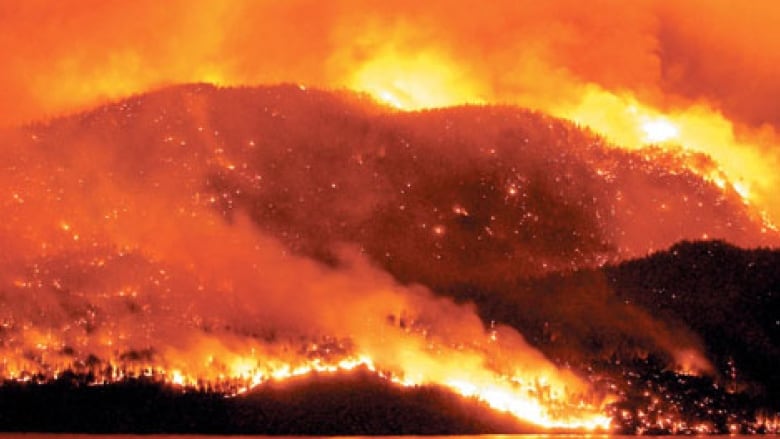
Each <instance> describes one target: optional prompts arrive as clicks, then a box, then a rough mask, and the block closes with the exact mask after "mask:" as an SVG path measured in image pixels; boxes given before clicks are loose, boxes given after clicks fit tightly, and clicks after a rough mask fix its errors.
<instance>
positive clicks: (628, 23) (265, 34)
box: [0, 0, 780, 127]
mask: <svg viewBox="0 0 780 439" xmlns="http://www.w3.org/2000/svg"><path fill="white" fill-rule="evenodd" d="M0 7H1V8H2V14H0V20H2V26H3V29H4V30H5V32H4V33H3V36H2V37H0V38H2V39H0V44H2V47H3V49H4V50H3V58H4V59H3V64H4V66H5V67H6V68H5V69H4V71H3V73H2V75H3V77H2V80H3V83H4V84H7V87H5V88H4V93H5V96H3V99H2V100H1V101H0V103H2V105H3V107H2V109H3V111H2V112H1V113H2V114H4V118H5V120H4V121H3V122H6V123H7V122H14V121H20V120H29V119H38V118H41V117H42V116H46V115H50V114H54V113H61V112H63V111H71V110H73V109H74V108H78V107H81V106H83V105H91V104H93V103H95V102H97V101H99V100H100V99H104V98H106V97H108V98H113V97H116V96H122V95H127V94H130V93H134V92H141V91H145V90H147V89H148V88H149V87H155V86H160V85H164V84H168V83H179V82H191V81H197V80H211V81H217V82H224V83H229V84H246V83H259V82H264V83H268V82H279V81H300V82H304V83H308V84H311V85H319V86H331V87H339V86H344V85H350V79H351V76H352V75H354V74H355V73H356V72H357V71H359V70H360V68H361V67H362V66H363V64H364V63H366V62H368V61H371V60H372V59H373V58H375V57H376V56H377V54H378V53H382V52H383V51H397V52H399V53H401V54H404V55H410V56H411V57H414V56H416V55H417V53H426V52H431V53H435V54H436V56H438V57H440V58H443V59H448V60H450V61H452V65H451V66H448V68H450V69H454V70H456V71H457V70H460V71H462V72H455V73H462V76H464V77H465V78H470V80H471V81H472V82H475V83H476V84H478V86H477V87H476V88H477V89H478V90H479V94H480V95H479V96H477V97H480V98H482V99H484V100H485V101H489V102H495V101H506V100H511V101H515V100H517V101H519V102H521V103H524V104H530V105H532V106H535V107H538V106H540V105H542V106H548V105H546V104H545V103H544V102H543V101H544V100H546V99H565V98H567V97H568V98H571V99H578V98H579V95H578V92H577V89H578V88H580V87H581V86H583V85H586V84H595V85H598V86H599V87H601V88H603V89H605V90H608V91H611V92H615V93H620V92H623V91H628V92H631V93H632V94H634V95H635V96H637V97H639V98H641V99H642V100H646V101H648V102H649V103H651V104H653V105H657V106H659V107H661V108H666V109H668V108H674V107H675V106H686V105H690V104H692V103H696V102H699V101H700V100H706V101H707V102H709V103H711V104H712V105H713V107H714V108H715V109H716V110H718V109H720V110H721V111H723V112H724V113H725V114H727V116H728V117H729V119H731V120H736V121H739V122H741V123H744V124H747V125H751V126H754V127H758V126H761V125H762V124H770V125H775V124H776V123H777V120H776V119H775V118H776V113H777V111H776V109H777V108H776V106H775V105H776V104H775V103H774V100H772V99H766V97H767V96H773V95H776V94H777V89H778V84H777V82H776V78H775V75H773V74H772V73H773V71H774V66H775V65H776V64H777V59H776V54H777V53H778V52H780V51H778V50H777V47H776V45H777V39H776V38H774V33H773V32H774V31H773V29H774V27H773V26H772V24H773V23H774V22H775V21H776V19H777V14H778V13H780V11H778V10H777V8H775V4H774V2H771V1H759V2H755V3H753V4H752V5H751V7H750V8H741V9H740V8H734V7H733V5H732V4H730V3H729V2H725V1H722V2H721V1H718V2H706V3H705V2H686V3H685V4H677V3H669V2H653V1H642V2H633V3H632V4H631V5H626V4H625V3H623V2H618V1H610V0H602V1H599V2H597V3H595V4H594V3H589V4H587V5H583V4H582V3H581V2H576V1H568V0H559V1H555V2H545V3H544V4H538V3H537V2H520V3H518V2H491V4H490V5H483V6H482V7H480V8H474V7H473V5H471V4H469V3H468V2H462V3H453V2H438V1H435V2H425V3H423V4H419V3H415V2H394V3H393V4H385V3H384V2H368V3H366V2H354V1H348V0H345V1H339V2H328V3H327V4H323V3H321V2H311V1H295V2H285V3H284V4H277V3H272V2H233V3H231V4H230V5H229V6H228V5H224V4H223V3H221V2H211V1H207V2H200V3H199V4H198V5H197V6H196V7H193V5H191V4H189V3H187V2H173V3H169V4H166V7H164V8H162V7H160V6H159V5H158V4H156V3H155V2H149V1H139V2H133V3H130V4H128V3H124V2H99V1H84V2H78V3H67V4H57V5H52V4H50V3H48V2H43V1H31V2H25V3H23V4H20V3H16V2H3V3H2V5H0ZM31 35H35V38H31ZM20 106H21V108H20ZM10 108H14V110H15V111H13V112H9V111H6V109H10Z"/></svg>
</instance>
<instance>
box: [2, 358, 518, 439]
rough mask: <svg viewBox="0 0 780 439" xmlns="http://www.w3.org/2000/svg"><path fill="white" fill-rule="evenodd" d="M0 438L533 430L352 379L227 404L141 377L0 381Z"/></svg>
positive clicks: (302, 381)
mask: <svg viewBox="0 0 780 439" xmlns="http://www.w3.org/2000/svg"><path fill="white" fill-rule="evenodd" d="M0 431H27V432H33V431H37V432H83V433H199V434H279V435H286V434H296V435H366V434H376V435H399V434H477V433H521V432H529V431H531V428H530V427H529V426H527V425H522V424H520V423H519V422H518V421H517V420H516V419H515V418H513V417H511V416H509V415H505V414H500V413H496V412H494V411H492V410H490V409H489V408H488V407H486V406H485V405H484V404H481V403H479V402H477V401H475V400H472V399H464V398H461V397H459V396H457V395H454V394H452V393H451V392H448V391H446V390H444V389H440V388H436V387H415V388H402V387H398V386H396V385H394V384H391V383H389V382H387V381H386V380H384V379H382V378H379V377H376V376H375V375H374V374H373V373H370V372H368V371H357V372H352V373H342V374H337V375H331V374H328V375H322V376H316V375H315V376H313V377H306V378H298V379H293V380H292V381H290V382H285V383H267V384H265V385H262V386H260V387H259V388H256V389H255V390H253V391H251V392H249V393H247V394H243V395H239V396H233V397H228V396H225V395H224V394H221V393H215V392H207V391H199V390H194V389H189V390H186V389H181V388H177V387H172V386H169V385H165V384H162V383H160V382H155V381H153V380H151V379H140V378H136V379H127V380H124V381H122V382H118V383H113V384H105V385H97V386H90V385H87V379H86V377H85V376H82V375H75V374H72V373H66V374H64V375H62V376H60V377H59V378H58V379H57V380H56V381H53V382H49V383H45V384H34V383H20V382H6V383H4V384H3V385H1V386H0Z"/></svg>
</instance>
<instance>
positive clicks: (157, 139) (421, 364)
mask: <svg viewBox="0 0 780 439" xmlns="http://www.w3.org/2000/svg"><path fill="white" fill-rule="evenodd" d="M4 145H5V149H4V155H3V159H2V160H3V166H4V168H5V169H6V172H5V173H4V186H5V187H6V188H7V191H8V199H7V200H6V203H5V204H4V206H3V210H4V217H5V218H7V221H6V223H5V225H4V229H3V233H2V235H0V236H2V240H3V245H4V248H6V249H8V251H6V252H5V253H4V266H3V271H2V276H3V284H4V285H5V287H4V288H3V295H2V300H3V302H4V305H5V306H4V311H3V313H4V315H3V316H2V318H3V331H2V346H3V363H2V364H3V366H2V367H3V374H4V376H5V377H7V378H14V379H23V380H24V379H31V378H32V377H33V376H36V375H40V374H42V375H41V376H43V377H56V376H57V375H59V374H61V373H62V372H63V371H65V370H67V369H74V368H75V369H78V370H82V371H90V372H91V373H93V375H94V376H96V377H102V378H100V379H101V380H106V381H114V380H121V379H123V378H124V377H127V376H139V375H147V374H151V375H155V376H163V377H165V380H166V381H168V382H171V383H177V384H185V385H195V386H208V387H212V388H219V389H224V390H226V391H228V392H230V393H242V392H244V391H246V390H247V389H249V388H252V387H254V386H257V385H258V384H260V383H262V382H265V381H267V380H269V379H284V378H287V377H291V376H296V375H302V374H308V373H310V372H314V371H322V372H327V371H337V370H349V369H352V368H355V367H364V368H368V369H369V370H372V371H375V372H376V373H377V374H379V375H381V376H384V377H386V378H387V379H389V380H391V381H393V382H396V383H398V384H399V385H405V386H408V385H417V384H435V385H440V386H444V387H446V388H449V389H451V390H453V391H455V392H457V393H459V394H462V395H466V396H473V397H475V398H477V399H479V400H482V401H484V402H486V403H487V404H488V405H490V406H492V407H494V408H496V409H499V410H506V411H509V412H510V413H513V414H515V415H516V416H518V417H519V418H521V419H523V420H525V421H528V422H531V423H534V424H537V425H539V426H542V427H567V428H589V429H590V428H595V427H602V428H603V427H606V425H607V422H608V418H607V417H606V416H604V415H603V414H601V413H602V412H601V410H602V408H601V404H604V403H605V402H608V401H610V398H612V396H610V395H609V392H607V391H606V390H598V389H596V388H592V387H590V386H589V385H587V384H586V383H585V382H584V381H583V380H582V378H581V372H582V371H578V370H570V369H569V368H561V367H559V366H558V365H556V364H554V363H553V362H551V361H550V360H549V359H547V358H546V357H545V356H544V355H543V354H541V353H540V352H539V351H537V350H536V349H535V348H533V347H531V346H529V345H528V343H527V342H526V341H525V340H524V339H523V337H522V336H521V335H520V334H518V333H517V332H516V331H515V330H513V329H512V328H510V327H507V326H504V325H501V324H497V323H495V322H493V323H489V324H486V323H483V321H482V320H480V318H479V317H478V316H477V314H476V313H475V312H474V309H473V308H472V307H471V306H469V305H468V304H463V305H459V304H455V303H454V302H452V301H451V300H450V299H448V298H446V297H447V296H448V295H451V294H454V292H455V291H456V290H457V287H458V286H461V285H465V284H468V285H470V286H472V287H473V288H474V291H476V292H477V294H482V293H481V292H485V291H489V290H490V289H493V288H496V287H505V286H506V285H510V284H511V283H512V282H514V281H516V280H517V279H521V278H525V277H527V276H537V275H541V274H544V273H549V272H553V271H561V270H563V271H571V270H579V269H582V268H589V267H597V266H601V265H603V264H604V263H606V262H609V261H613V262H614V261H619V260H622V259H623V258H625V257H629V256H633V255H636V254H644V253H645V252H648V251H650V250H652V249H654V248H657V247H658V246H666V245H669V244H671V243H673V242H675V241H677V240H680V239H696V238H700V237H702V236H705V237H706V236H712V237H718V238H723V239H728V240H730V241H732V242H740V243H742V244H744V245H758V244H765V243H772V242H776V240H777V236H776V234H775V233H774V232H773V231H772V230H768V229H767V228H766V227H765V225H764V224H763V223H762V222H761V219H760V218H756V217H754V216H752V213H751V211H750V210H749V208H748V207H746V206H745V205H744V204H743V203H742V200H741V198H740V197H739V194H737V193H736V192H734V191H729V190H724V189H723V188H721V187H719V186H717V185H715V184H712V183H710V182H708V181H706V180H703V179H701V178H699V177H697V176H696V174H695V173H693V172H691V171H690V170H688V168H687V167H688V166H689V163H690V161H691V160H694V161H695V163H696V164H697V165H701V166H704V165H706V163H707V162H706V160H704V159H702V158H698V157H691V156H687V155H675V154H669V153H664V152H661V151H649V152H646V153H644V154H635V153H627V152H622V151H619V150H615V149H613V148H611V147H610V146H609V145H607V144H606V143H605V142H604V141H603V140H602V139H600V138H599V137H597V136H594V135H592V134H589V133H587V132H583V131H581V130H580V129H578V128H576V127H575V126H573V125H571V124H569V123H566V122H564V121H561V120H556V119H552V118H550V117H548V116H544V115H540V114H535V113H531V112H528V111H524V110H519V109H514V108H509V107H485V108H468V107H464V108H453V109H448V110H437V111H432V112H423V113H415V114H406V113H396V112H392V111H388V110H385V109H381V108H378V107H376V106H374V105H373V104H371V103H370V102H366V101H364V100H361V99H359V98H358V97H356V96H351V95H334V94H329V93H324V92H319V91H309V90H303V89H301V88H300V87H294V86H280V87H262V88H241V89H217V88H214V87H211V86H205V85H193V86H182V87H175V88H170V89H166V90H162V91H159V92H156V93H152V94H148V95H142V96H137V97H134V98H131V99H128V100H124V101H121V102H118V103H116V104H112V105H108V106H105V107H102V108H99V109H97V110H93V111H90V112H86V113H82V114H80V115H77V116H73V117H68V118H63V119H58V120H54V121H52V122H50V123H46V124H36V125H31V126H28V127H25V128H22V129H18V130H11V131H9V132H8V133H7V134H6V135H5V136H4ZM702 163H703V164H702ZM399 281H400V282H401V283H399ZM639 313H640V314H639V315H641V316H643V317H642V319H644V321H647V322H648V326H647V327H641V326H638V327H636V329H635V330H636V331H643V332H644V336H645V337H648V338H649V339H651V340H654V343H655V345H654V346H656V347H657V348H658V351H659V352H662V353H665V354H668V355H670V356H671V357H674V356H675V355H676V354H677V353H678V352H690V353H691V354H690V355H692V357H691V359H692V361H693V362H692V363H690V366H691V367H692V368H693V369H692V370H694V371H704V370H706V369H707V368H709V365H708V364H707V360H706V359H704V358H699V356H700V354H695V352H697V350H698V347H699V346H698V344H697V338H696V337H695V335H691V336H690V337H687V336H686V337H680V336H677V337H673V336H671V331H672V330H673V328H671V327H667V326H666V323H665V322H664V321H659V320H656V319H654V318H653V317H651V316H650V315H644V314H641V311H639ZM573 318H580V319H581V318H583V316H580V317H576V316H575V317H573ZM621 318H622V317H621V316H618V318H617V319H616V320H615V322H617V321H619V320H620V319H621ZM638 321H642V320H638ZM604 324H605V325H607V326H609V325H612V324H613V323H610V322H609V321H607V322H605V323H604ZM615 324H617V323H615ZM626 331H629V330H628V329H626ZM107 366H109V367H110V368H111V371H112V372H111V374H110V375H109V376H106V375H105V373H104V372H102V370H103V369H104V368H105V367H107ZM98 372H99V373H98ZM578 375H580V376H578Z"/></svg>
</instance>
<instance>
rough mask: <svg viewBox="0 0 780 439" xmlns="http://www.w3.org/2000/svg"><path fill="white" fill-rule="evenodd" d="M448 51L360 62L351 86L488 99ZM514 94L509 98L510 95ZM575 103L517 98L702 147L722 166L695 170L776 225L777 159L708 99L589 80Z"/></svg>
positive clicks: (400, 104)
mask: <svg viewBox="0 0 780 439" xmlns="http://www.w3.org/2000/svg"><path fill="white" fill-rule="evenodd" d="M462 71H463V67H458V66H457V65H455V64H454V63H452V62H451V61H447V60H446V59H445V58H441V57H437V56H436V55H432V54H430V53H423V54H417V53H414V52H413V53H411V54H409V55H407V56H405V57H404V56H402V55H400V54H397V53H392V55H382V56H377V57H376V58H372V59H371V60H370V61H368V62H366V63H365V64H363V65H362V66H360V67H359V68H357V70H356V73H355V75H354V78H353V80H352V82H351V83H350V87H351V88H353V89H356V90H360V91H364V92H367V93H370V94H371V95H373V96H374V97H375V98H376V99H377V100H378V101H380V102H384V103H385V104H387V105H390V106H392V107H394V108H396V109H400V110H419V109H422V108H436V107H442V106H454V105H467V104H475V103H482V102H485V100H484V99H482V98H481V97H480V92H479V86H478V85H477V84H479V83H478V81H477V80H476V78H470V77H468V76H465V77H464V76H463V75H461V74H456V73H455V72H462ZM510 100H511V99H510ZM573 102H574V103H573V104H561V103H557V102H553V103H546V102H527V101H525V100H524V99H522V98H520V99H519V103H522V104H525V105H530V106H532V107H537V108H538V109H540V110H542V111H545V112H549V113H550V114H552V115H554V116H558V117H561V118H564V119H568V120H571V121H574V122H576V123H578V124H581V125H584V126H586V127H588V128H590V129H592V130H594V131H595V132H596V133H598V134H600V135H602V136H604V137H606V138H607V139H609V140H610V141H611V142H612V143H613V146H614V147H616V148H628V149H631V150H640V149H642V148H644V147H645V146H648V145H654V146H656V147H660V148H662V149H664V150H667V151H671V152H677V151H683V152H691V153H703V154H706V155H707V156H710V157H711V158H712V159H713V160H714V161H715V162H716V164H717V166H718V168H717V169H716V170H710V169H707V170H705V171H703V170H701V169H699V168H698V167H697V166H696V164H695V163H691V164H688V167H689V169H690V170H691V171H693V172H694V173H696V174H697V175H699V176H701V177H702V178H704V179H705V180H707V181H710V182H712V183H713V184H715V185H717V186H718V187H719V188H720V189H721V190H723V191H724V192H725V191H734V192H736V194H737V195H738V196H740V197H741V198H742V200H743V202H744V203H745V204H746V205H751V206H754V210H755V215H756V217H757V218H758V219H759V221H761V222H763V223H764V225H765V226H766V227H767V228H769V229H772V230H775V229H776V226H775V225H774V223H773V222H772V220H771V218H774V217H777V216H780V206H775V205H774V200H775V197H774V196H773V193H774V188H775V187H776V186H777V185H778V183H780V181H778V178H777V173H776V172H774V169H775V166H776V165H775V163H773V162H772V161H767V160H766V157H765V156H764V155H763V154H761V153H760V152H759V151H762V150H764V149H765V145H762V144H761V143H760V141H758V140H756V141H751V140H750V139H747V140H745V139H742V138H739V137H738V136H737V134H736V133H735V128H734V126H733V124H732V123H731V122H730V121H729V120H728V119H726V118H725V117H724V116H723V115H722V114H721V113H720V112H718V111H716V110H713V109H711V108H709V107H708V106H706V105H704V104H699V105H693V106H690V107H687V108H682V109H675V110H672V111H666V112H664V111H662V110H659V109H657V108H654V107H653V106H651V105H649V104H646V103H643V102H641V101H639V100H637V99H636V98H635V97H634V96H632V95H631V94H630V93H624V94H616V93H613V92H610V91H607V90H604V89H602V88H600V87H598V86H596V85H592V84H591V85H588V86H586V87H584V88H583V91H582V92H581V94H580V96H579V97H577V98H575V99H573Z"/></svg>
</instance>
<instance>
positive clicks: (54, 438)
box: [0, 433, 756, 439]
mask: <svg viewBox="0 0 780 439" xmlns="http://www.w3.org/2000/svg"><path fill="white" fill-rule="evenodd" d="M103 436H106V437H111V438H112V439H146V438H154V439H196V438H197V439H241V438H252V439H279V438H280V437H279V436H210V435H187V434H160V435H133V434H117V435H101V434H44V433H0V439H94V438H97V437H103ZM282 437H283V438H288V439H294V438H306V439H336V438H348V439H383V438H407V439H408V438H422V439H505V438H506V439H511V438H518V439H559V438H560V439H580V438H582V439H586V438H587V439H593V438H609V439H622V438H625V439H628V438H635V437H636V436H618V435H608V434H523V435H511V434H506V435H503V434H500V435H465V436H340V437H339V436H282ZM654 437H655V438H656V439H671V438H679V437H680V436H654ZM749 437H750V438H756V436H747V435H731V436H729V438H730V439H747V438H749Z"/></svg>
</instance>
